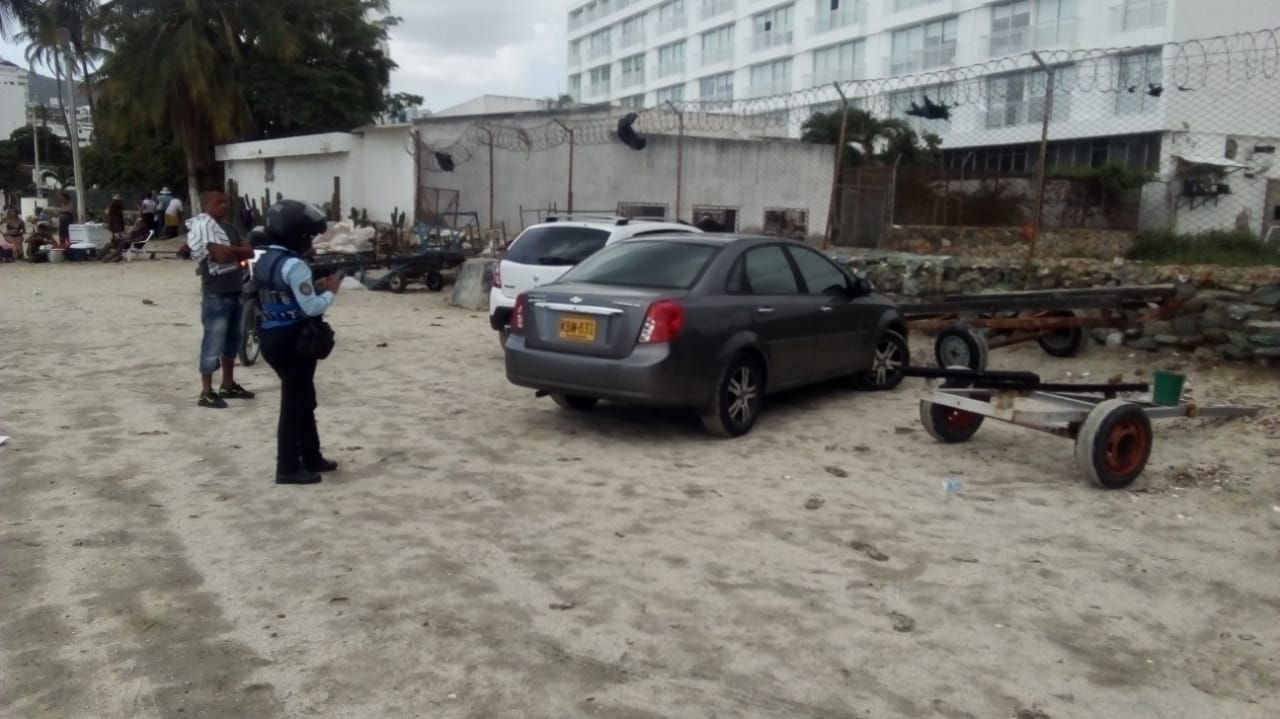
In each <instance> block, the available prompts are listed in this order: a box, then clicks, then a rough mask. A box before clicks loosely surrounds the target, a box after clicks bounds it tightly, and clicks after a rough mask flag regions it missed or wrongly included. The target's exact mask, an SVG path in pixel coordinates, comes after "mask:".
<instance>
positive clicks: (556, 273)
mask: <svg viewBox="0 0 1280 719" xmlns="http://www.w3.org/2000/svg"><path fill="white" fill-rule="evenodd" d="M672 232H688V233H699V234H700V233H701V232H702V230H699V229H698V228H696V227H694V226H692V225H686V224H684V223H682V222H674V221H664V220H648V219H642V218H627V217H611V216H600V215H597V216H593V217H587V216H583V215H579V216H578V219H574V217H573V216H572V215H567V216H564V217H548V218H547V220H546V222H540V223H538V224H536V225H530V226H529V227H526V228H525V230H524V232H521V233H520V234H519V235H517V236H516V238H515V239H514V240H512V241H511V244H510V245H508V246H507V251H506V253H505V254H503V256H502V259H501V260H499V261H498V266H497V267H496V268H495V269H494V271H493V288H492V289H490V290H489V325H490V326H491V327H493V329H495V330H497V331H498V338H499V341H501V342H502V343H503V345H504V346H505V345H506V338H507V322H508V321H509V320H510V319H511V308H512V307H514V306H515V304H516V297H517V296H518V295H519V294H520V293H521V292H525V291H527V290H529V289H532V288H534V287H536V286H538V285H545V284H547V283H549V282H554V281H556V280H557V279H559V278H560V275H563V274H564V273H566V272H568V271H569V269H570V268H571V267H573V266H574V265H576V264H578V263H579V262H581V261H583V260H585V259H586V258H588V257H590V256H591V255H592V254H594V253H595V252H596V251H597V250H599V249H600V248H601V247H604V246H605V245H608V244H610V243H613V242H617V241H618V240H625V239H627V238H629V237H640V236H642V235H657V234H669V233H672Z"/></svg>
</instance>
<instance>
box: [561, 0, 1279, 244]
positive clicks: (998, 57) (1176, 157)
mask: <svg viewBox="0 0 1280 719" xmlns="http://www.w3.org/2000/svg"><path fill="white" fill-rule="evenodd" d="M1278 27H1280V2H1277V1H1276V0H1220V1H1217V2H1214V1H1211V0H587V2H575V4H574V5H572V6H571V8H570V10H569V14H568V28H569V30H568V87H569V93H570V94H571V95H572V96H573V97H574V98H575V99H576V100H578V101H580V102H588V103H595V102H611V103H615V104H618V105H622V106H624V107H653V106H656V105H660V104H662V103H663V102H664V101H668V100H670V101H675V102H679V101H701V102H708V101H709V102H735V103H739V105H738V106H737V107H738V108H743V107H744V106H743V105H742V104H741V103H742V101H748V100H751V99H753V98H766V97H770V96H778V95H785V94H786V93H790V92H794V91H799V90H805V89H807V88H815V87H818V86H823V85H831V84H832V83H847V82H851V81H859V80H865V81H873V80H883V79H886V78H889V80H887V81H883V82H868V83H864V84H858V85H854V86H853V87H854V88H857V90H858V91H861V92H873V93H875V94H874V95H873V96H866V97H858V96H857V92H855V96H854V97H852V98H851V100H852V101H853V102H854V103H855V104H860V105H863V106H865V107H866V108H867V109H868V110H871V111H872V112H873V113H875V114H877V115H879V116H892V117H897V118H900V119H903V120H906V121H907V122H908V123H909V124H910V125H911V126H912V127H914V128H915V129H916V130H918V131H920V132H930V133H933V134H936V135H938V136H939V137H940V138H941V140H942V148H943V150H944V159H945V164H946V165H947V166H948V167H953V168H957V169H959V168H967V169H969V170H974V171H981V172H995V173H1026V172H1029V171H1031V170H1033V169H1034V167H1035V166H1036V165H1037V164H1038V152H1039V141H1040V136H1041V128H1042V123H1043V120H1044V117H1045V113H1046V109H1047V104H1048V103H1047V101H1046V96H1047V95H1048V94H1052V95H1053V101H1052V102H1053V104H1052V110H1051V111H1050V134H1049V138H1050V144H1049V155H1048V157H1047V162H1046V165H1047V166H1048V167H1049V168H1050V169H1051V170H1053V169H1058V168H1079V167H1099V166H1101V165H1104V164H1115V165H1122V166H1127V167H1131V168H1139V169H1143V170H1149V171H1151V172H1153V173H1155V174H1156V175H1157V176H1158V177H1159V178H1160V181H1161V182H1162V183H1165V185H1166V186H1167V187H1168V188H1170V189H1169V190H1168V191H1165V190H1157V188H1153V187H1149V188H1148V190H1147V191H1144V202H1143V204H1144V209H1145V208H1147V207H1153V208H1158V209H1159V211H1158V212H1153V213H1151V216H1152V217H1153V218H1160V219H1155V220H1153V221H1152V223H1151V224H1150V226H1152V227H1158V226H1164V225H1165V220H1164V219H1162V218H1165V217H1169V216H1178V215H1181V217H1179V218H1178V220H1177V221H1176V222H1175V223H1173V225H1172V226H1176V227H1177V228H1179V229H1194V228H1196V227H1197V226H1198V225H1200V224H1204V226H1206V227H1207V226H1214V227H1223V226H1227V227H1229V226H1231V225H1232V223H1233V222H1237V224H1238V221H1237V220H1236V219H1233V218H1238V217H1240V216H1241V215H1242V213H1244V214H1246V215H1247V216H1248V224H1249V226H1251V227H1253V228H1254V229H1255V231H1262V232H1264V233H1265V232H1266V231H1268V230H1269V229H1270V226H1271V225H1272V224H1273V223H1276V222H1280V207H1276V208H1273V207H1272V204H1273V203H1272V201H1271V199H1270V198H1272V197H1274V196H1275V195H1276V194H1277V193H1280V189H1277V188H1276V187H1275V182H1276V180H1275V179H1274V176H1275V175H1276V173H1277V168H1276V167H1275V163H1273V162H1272V160H1273V159H1274V157H1275V151H1274V147H1275V146H1276V145H1277V144H1280V143H1277V142H1276V139H1277V138H1280V84H1278V83H1277V82H1276V81H1275V80H1274V79H1273V78H1269V77H1264V76H1265V75H1266V74H1267V73H1252V77H1248V78H1246V77H1245V76H1246V75H1250V72H1249V71H1244V72H1242V70H1245V65H1246V64H1247V63H1248V62H1249V61H1248V60H1247V59H1245V55H1246V53H1244V52H1238V54H1237V55H1236V56H1235V58H1234V62H1235V63H1237V65H1235V66H1234V67H1230V68H1223V67H1217V68H1209V69H1208V70H1206V72H1205V74H1204V76H1203V77H1200V76H1199V75H1198V74H1197V75H1196V76H1195V77H1191V76H1188V75H1184V74H1179V73H1180V72H1183V71H1185V69H1186V67H1187V65H1186V57H1185V56H1184V55H1180V54H1179V52H1178V51H1177V49H1176V48H1173V47H1171V46H1170V45H1169V44H1170V43H1177V42H1180V41H1184V40H1191V39H1198V38H1206V37H1212V36H1217V35H1231V34H1233V33H1239V32H1253V31H1258V30H1264V29H1267V28H1278ZM1214 47H1215V49H1216V48H1217V46H1214ZM1087 48H1101V49H1106V48H1125V50H1123V51H1118V52H1114V53H1111V54H1108V55H1107V56H1106V57H1103V58H1098V57H1094V58H1092V59H1090V58H1084V59H1082V60H1077V61H1076V62H1075V63H1072V62H1066V61H1064V59H1065V58H1068V57H1070V54H1069V53H1064V52H1061V51H1070V50H1082V49H1087ZM1032 50H1037V51H1040V52H1041V53H1042V54H1043V55H1044V56H1045V57H1047V58H1049V62H1050V63H1053V62H1060V63H1061V64H1058V65H1056V66H1054V72H1055V81H1054V84H1053V87H1054V88H1055V89H1054V90H1053V92H1052V93H1049V92H1047V90H1046V86H1047V82H1046V75H1045V73H1044V72H1043V71H1039V70H1035V69H1028V67H1027V62H1028V60H1027V57H1026V56H1027V54H1028V53H1030V52H1031V51H1032ZM1273 54H1274V53H1273ZM1081 55H1082V53H1076V54H1075V58H1080V57H1081ZM1264 55H1265V53H1264ZM1262 56H1263V55H1257V56H1255V58H1254V61H1255V62H1256V60H1257V59H1258V58H1260V57H1262ZM1266 57H1270V56H1269V55H1267V56H1266ZM1013 58H1021V59H1020V61H1019V62H1014V61H1013ZM1055 58H1056V59H1055ZM1226 61H1227V59H1226V58H1225V57H1222V58H1216V59H1214V60H1212V61H1211V62H1226ZM1268 61H1270V60H1268ZM955 68H968V69H971V70H972V72H970V71H968V70H966V71H965V72H954V73H952V72H948V71H949V70H951V69H955ZM1199 69H1201V68H1197V71H1198V70H1199ZM1188 79H1191V80H1194V81H1199V83H1200V84H1199V86H1198V87H1197V88H1195V91H1185V92H1184V91H1180V90H1181V89H1182V88H1180V87H1178V86H1179V85H1180V84H1181V83H1182V82H1184V81H1187V80H1188ZM1189 84H1190V83H1189ZM1188 90H1190V88H1188ZM808 95H812V96H813V97H814V98H817V97H819V96H820V95H821V93H818V92H814V93H806V96H808ZM925 95H928V96H929V98H930V99H931V100H935V101H938V102H940V103H942V104H945V105H948V106H949V117H948V118H947V119H945V120H944V119H924V118H922V117H920V116H919V114H917V113H909V112H908V109H910V108H911V106H912V104H913V103H917V104H923V100H924V96H925ZM834 98H835V95H834V90H833V91H832V92H831V93H827V95H826V96H825V98H824V99H822V100H813V101H812V102H813V104H812V105H810V106H809V109H810V110H819V109H820V110H827V109H831V108H832V107H833V105H832V104H830V100H831V99H834ZM797 102H809V100H804V99H800V97H799V96H797V97H795V98H793V99H792V100H790V101H789V102H785V104H786V105H787V106H789V107H790V108H791V109H793V110H795V109H803V108H796V107H795V105H796V103H797ZM764 109H765V107H764V106H763V105H762V111H764ZM741 111H750V110H741ZM804 114H807V110H806V111H805V112H804V113H793V114H792V116H791V119H790V121H789V122H790V127H789V130H790V132H791V133H792V134H793V135H794V134H795V133H796V131H797V130H798V125H799V121H800V120H801V119H803V117H802V116H801V115H804ZM1192 138H1194V139H1192ZM1189 143H1190V144H1194V145H1195V146H1196V147H1197V150H1196V152H1195V154H1194V159H1195V162H1188V161H1187V160H1186V159H1185V157H1186V156H1191V155H1192V153H1190V152H1188V151H1187V149H1186V148H1187V147H1188V146H1189ZM1232 147H1238V148H1244V149H1242V150H1239V151H1238V152H1236V153H1233V152H1232V151H1231V150H1230V149H1228V148H1232ZM1255 148H1256V152H1255ZM1202 161H1203V162H1202ZM1219 161H1221V162H1219ZM1209 163H1217V164H1209ZM1237 164H1243V165H1244V167H1239V166H1236V165H1237ZM1189 165H1197V166H1202V167H1201V169H1202V170H1204V172H1203V173H1200V174H1205V175H1214V174H1215V173H1216V174H1217V175H1220V174H1221V173H1222V172H1223V171H1231V170H1232V169H1233V168H1234V170H1236V172H1235V178H1234V179H1233V182H1234V183H1235V184H1236V185H1237V189H1242V190H1244V192H1243V193H1238V194H1237V196H1236V197H1234V198H1228V197H1225V196H1224V197H1214V198H1212V199H1213V200H1214V201H1213V202H1212V203H1211V205H1210V207H1209V208H1208V209H1204V208H1205V201H1204V200H1205V198H1193V197H1190V196H1186V197H1183V196H1180V194H1181V193H1183V192H1184V190H1183V188H1186V187H1191V185H1190V184H1188V183H1187V178H1188V177H1189V176H1194V175H1196V174H1197V171H1195V168H1194V167H1189ZM1192 179H1194V177H1192ZM1268 180H1270V184H1271V187H1270V188H1268V187H1267V184H1268ZM1196 191H1198V190H1194V189H1192V190H1186V192H1196ZM1264 195H1266V196H1268V199H1267V200H1266V201H1265V202H1264V201H1263V196H1264ZM1193 200H1194V202H1193ZM1192 204H1194V205H1195V206H1196V207H1195V210H1193V211H1192V210H1188V207H1189V206H1190V205H1192ZM1189 213H1192V214H1189ZM1193 215H1194V216H1193Z"/></svg>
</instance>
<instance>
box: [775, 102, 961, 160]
mask: <svg viewBox="0 0 1280 719" xmlns="http://www.w3.org/2000/svg"><path fill="white" fill-rule="evenodd" d="M844 117H845V120H844V122H845V133H844V134H845V143H846V147H845V166H847V167H857V166H860V165H865V164H872V163H880V164H893V163H894V162H896V161H898V158H899V157H901V162H902V164H904V165H922V164H928V163H931V162H933V161H934V160H935V159H936V158H937V154H938V148H939V146H940V145H941V144H942V138H940V137H938V136H937V135H934V134H933V133H925V134H924V135H923V136H921V135H920V134H919V133H917V132H916V131H915V130H914V129H912V127H911V126H910V125H908V124H907V123H906V122H904V121H902V120H899V119H897V118H878V117H876V116H875V115H872V114H871V113H870V112H867V111H866V110H863V109H861V108H856V107H855V108H850V109H848V110H845V111H844ZM840 121H841V113H840V111H839V110H837V111H834V112H815V113H813V114H812V115H810V116H809V117H808V119H806V120H805V121H804V123H803V124H802V125H801V126H800V133H801V134H800V139H801V140H803V141H805V142H812V143H815V144H820V145H835V144H837V143H839V142H840Z"/></svg>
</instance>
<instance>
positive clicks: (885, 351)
mask: <svg viewBox="0 0 1280 719" xmlns="http://www.w3.org/2000/svg"><path fill="white" fill-rule="evenodd" d="M901 369H902V358H900V357H899V356H898V345H897V344H895V343H893V342H891V341H889V340H884V341H882V342H881V343H880V346H879V347H876V358H875V361H874V362H873V363H872V364H871V374H872V376H873V377H875V381H876V385H877V386H881V387H882V386H884V385H886V384H888V383H889V380H890V379H891V378H892V377H893V376H894V375H895V374H897V373H898V372H899V371H900V370H901Z"/></svg>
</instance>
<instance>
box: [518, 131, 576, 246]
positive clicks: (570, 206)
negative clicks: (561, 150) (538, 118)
mask: <svg viewBox="0 0 1280 719" xmlns="http://www.w3.org/2000/svg"><path fill="white" fill-rule="evenodd" d="M553 122H555V123H556V124H557V125H559V126H560V129H562V130H564V131H565V132H566V133H568V134H569V194H568V199H569V208H568V209H567V210H566V212H568V213H569V214H573V128H571V127H569V126H568V125H566V124H564V123H563V122H560V120H559V119H556V120H553ZM520 224H522V225H523V224H524V217H523V216H521V218H520Z"/></svg>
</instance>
